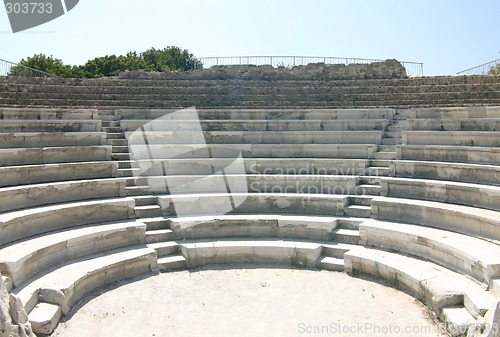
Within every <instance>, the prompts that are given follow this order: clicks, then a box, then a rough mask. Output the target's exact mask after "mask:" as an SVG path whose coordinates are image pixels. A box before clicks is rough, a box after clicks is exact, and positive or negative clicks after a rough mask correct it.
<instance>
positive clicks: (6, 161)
mask: <svg viewBox="0 0 500 337" xmlns="http://www.w3.org/2000/svg"><path fill="white" fill-rule="evenodd" d="M111 152H112V146H111V145H98V146H65V147H31V148H9V149H0V166H19V165H37V164H55V163H74V162H88V161H106V160H111Z"/></svg>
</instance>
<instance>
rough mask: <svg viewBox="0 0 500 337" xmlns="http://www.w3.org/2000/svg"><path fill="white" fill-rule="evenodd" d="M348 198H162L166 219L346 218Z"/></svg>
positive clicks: (234, 195)
mask: <svg viewBox="0 0 500 337" xmlns="http://www.w3.org/2000/svg"><path fill="white" fill-rule="evenodd" d="M347 198H348V197H347V196H345V195H335V194H300V193H210V194H209V193H200V194H179V195H159V196H158V204H159V205H160V206H161V209H162V213H163V215H164V216H165V217H171V216H186V215H190V216H194V215H220V214H227V213H231V214H294V215H297V214H313V215H318V216H319V215H326V216H342V215H343V214H344V206H345V205H346V204H347Z"/></svg>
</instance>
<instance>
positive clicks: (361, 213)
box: [344, 205, 372, 218]
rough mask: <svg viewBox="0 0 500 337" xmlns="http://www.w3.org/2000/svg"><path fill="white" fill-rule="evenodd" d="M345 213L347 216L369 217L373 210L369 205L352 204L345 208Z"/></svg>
mask: <svg viewBox="0 0 500 337" xmlns="http://www.w3.org/2000/svg"><path fill="white" fill-rule="evenodd" d="M344 213H345V214H346V215H347V216H354V217H358V218H369V217H371V215H372V210H371V208H370V207H369V206H360V205H350V206H347V207H346V208H344Z"/></svg>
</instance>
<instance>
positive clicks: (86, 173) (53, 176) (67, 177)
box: [0, 161, 118, 187]
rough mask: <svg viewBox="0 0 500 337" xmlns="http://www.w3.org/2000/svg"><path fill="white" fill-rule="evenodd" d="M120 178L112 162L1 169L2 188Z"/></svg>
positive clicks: (0, 181)
mask: <svg viewBox="0 0 500 337" xmlns="http://www.w3.org/2000/svg"><path fill="white" fill-rule="evenodd" d="M117 176H118V163H117V162H112V161H98V162H82V163H58V164H46V165H25V166H7V167H0V187H6V186H17V185H27V184H40V183H47V182H58V181H72V180H80V179H100V178H111V177H117Z"/></svg>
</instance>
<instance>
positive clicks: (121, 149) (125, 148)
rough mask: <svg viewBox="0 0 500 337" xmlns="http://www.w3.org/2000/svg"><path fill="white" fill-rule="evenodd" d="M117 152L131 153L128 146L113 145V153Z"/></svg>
mask: <svg viewBox="0 0 500 337" xmlns="http://www.w3.org/2000/svg"><path fill="white" fill-rule="evenodd" d="M117 153H129V148H128V146H120V145H118V146H115V145H113V154H117Z"/></svg>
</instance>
